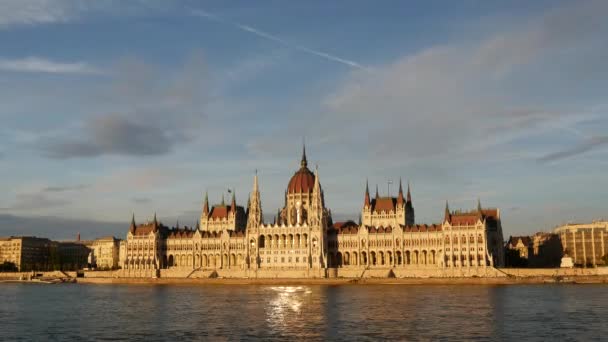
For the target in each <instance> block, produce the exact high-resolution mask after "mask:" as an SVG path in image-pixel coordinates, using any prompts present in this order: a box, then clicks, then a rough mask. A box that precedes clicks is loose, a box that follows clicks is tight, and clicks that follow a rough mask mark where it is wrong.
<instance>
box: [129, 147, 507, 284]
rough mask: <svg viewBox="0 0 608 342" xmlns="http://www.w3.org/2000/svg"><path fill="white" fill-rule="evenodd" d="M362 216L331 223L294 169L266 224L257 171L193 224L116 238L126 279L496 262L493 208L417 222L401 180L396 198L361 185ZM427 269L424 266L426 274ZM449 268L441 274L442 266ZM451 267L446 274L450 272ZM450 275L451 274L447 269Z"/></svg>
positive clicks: (407, 269) (133, 229) (319, 197)
mask: <svg viewBox="0 0 608 342" xmlns="http://www.w3.org/2000/svg"><path fill="white" fill-rule="evenodd" d="M362 204H363V207H362V209H361V217H360V220H359V221H360V222H359V223H356V222H354V221H346V222H334V221H333V220H332V217H331V211H330V210H329V209H328V208H327V207H326V204H325V199H324V193H323V188H322V187H321V182H320V179H319V173H318V170H317V169H315V170H314V172H312V171H311V170H310V169H309V168H308V163H307V160H306V151H305V149H303V151H302V158H301V162H300V168H299V170H297V171H296V172H295V174H294V175H293V176H292V177H291V179H290V180H289V183H288V184H287V190H286V192H285V204H284V206H283V208H280V209H279V210H278V212H277V215H276V218H275V220H274V222H273V223H272V224H268V223H265V222H264V220H263V215H262V202H261V198H260V190H259V184H258V177H257V174H256V175H255V176H254V178H253V189H252V191H251V194H250V196H249V199H248V202H247V207H246V208H244V207H242V206H239V205H237V203H236V199H235V196H234V192H233V194H232V199H231V202H230V203H229V204H227V203H224V200H223V199H222V203H221V204H217V205H213V206H210V205H209V200H208V196H207V195H205V199H204V202H203V205H202V209H201V216H200V221H199V223H198V224H197V226H196V227H182V228H180V227H179V225H176V227H168V226H165V225H164V224H163V223H161V222H160V221H159V220H157V218H156V215H154V219H153V220H152V221H148V222H146V223H143V224H137V223H136V221H135V216H133V218H132V220H131V225H130V227H129V231H128V233H127V238H126V240H123V242H122V243H121V250H120V266H121V268H122V270H121V272H122V273H123V274H124V276H132V277H133V276H135V277H137V276H146V277H147V276H151V277H154V276H163V277H164V276H167V277H171V276H176V277H197V276H200V277H207V276H209V275H211V274H214V275H215V276H218V275H219V276H225V277H273V278H281V277H315V278H325V277H335V276H344V277H362V276H364V275H365V273H366V272H367V273H368V274H367V276H370V275H374V274H377V275H378V276H408V274H410V273H411V274H417V275H424V274H429V275H431V276H432V275H437V272H443V274H448V273H449V274H458V275H476V274H485V273H484V272H486V270H490V269H494V267H499V266H502V265H503V264H504V251H503V245H504V243H503V234H502V227H501V220H500V211H499V209H496V208H482V207H481V204H480V203H479V202H478V204H477V208H476V209H473V210H471V211H467V212H463V211H450V209H449V207H448V203H447V202H446V206H445V213H444V215H443V221H442V222H441V223H437V224H418V223H416V221H415V215H414V206H413V203H412V196H411V193H410V189H409V185H408V188H407V192H406V193H405V194H404V192H403V188H402V186H401V181H400V182H399V191H398V194H397V197H381V196H379V194H378V190H377V188H376V193H375V196H373V197H372V196H371V195H370V192H369V187H368V186H366V189H365V194H364V196H363V201H362ZM425 272H426V273H425ZM446 272H447V273H446ZM450 272H451V273H450ZM455 272H456V273H455Z"/></svg>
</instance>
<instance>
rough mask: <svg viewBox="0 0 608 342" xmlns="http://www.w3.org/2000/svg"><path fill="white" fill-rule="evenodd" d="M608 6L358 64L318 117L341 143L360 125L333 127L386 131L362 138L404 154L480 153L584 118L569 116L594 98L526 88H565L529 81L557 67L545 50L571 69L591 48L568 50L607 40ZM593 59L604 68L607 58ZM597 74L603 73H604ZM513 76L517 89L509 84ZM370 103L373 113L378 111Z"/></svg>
mask: <svg viewBox="0 0 608 342" xmlns="http://www.w3.org/2000/svg"><path fill="white" fill-rule="evenodd" d="M607 10H608V6H607V5H606V2H584V3H583V2H581V3H578V2H577V3H576V4H571V5H567V6H561V7H558V8H555V9H552V10H550V11H548V12H546V13H543V14H542V15H541V16H539V17H536V18H532V20H530V21H529V22H528V23H527V24H524V25H520V26H518V27H512V28H508V29H505V30H502V31H501V32H495V33H493V34H490V35H489V36H487V37H484V38H483V39H481V40H479V41H477V42H466V43H464V44H456V43H452V44H446V45H440V46H433V47H430V48H427V49H425V50H422V51H420V52H418V53H416V54H413V55H408V56H404V57H403V58H401V59H398V60H397V61H395V62H394V63H392V64H389V65H385V66H380V67H377V68H375V71H374V72H372V73H361V72H359V71H353V72H352V73H351V75H350V77H349V78H347V79H346V81H345V82H344V83H343V85H342V86H340V87H339V88H338V89H337V91H335V92H333V93H332V94H331V95H330V96H328V97H327V98H326V101H325V105H326V108H327V110H328V111H329V112H330V115H326V116H324V117H322V118H321V120H323V121H324V122H321V123H320V125H319V126H320V127H321V129H320V130H321V131H323V129H324V128H325V127H326V132H325V135H327V136H330V137H335V140H340V141H336V143H340V142H342V143H343V142H344V141H345V139H348V136H353V137H354V138H352V141H351V142H352V145H353V146H355V144H357V143H358V140H359V139H360V138H359V136H358V134H350V135H349V134H341V135H336V134H335V132H334V129H333V128H334V127H337V126H340V127H341V129H342V131H343V132H344V130H352V132H353V133H354V132H357V131H359V132H360V131H365V132H367V134H368V135H369V136H375V137H382V139H370V142H369V144H368V145H367V146H366V148H368V149H370V150H371V151H372V153H371V155H373V156H374V157H378V158H380V157H383V156H386V157H388V158H395V157H396V156H399V155H402V156H404V157H407V158H410V159H411V158H418V159H424V158H427V159H428V158H431V157H437V158H438V159H439V158H443V159H444V160H445V158H454V159H456V158H462V156H463V155H465V157H472V158H479V157H480V153H474V154H471V153H467V151H469V150H472V149H474V150H476V151H480V150H485V151H488V152H490V149H489V147H495V145H496V141H497V140H500V141H508V140H511V139H513V137H515V136H516V137H517V138H518V139H520V140H521V139H524V138H526V137H531V136H532V137H535V136H537V135H538V133H539V132H538V131H539V127H545V126H551V125H554V123H555V122H560V123H561V122H563V123H568V122H570V123H573V122H574V123H575V122H578V120H573V119H566V118H565V117H571V116H580V115H582V114H579V113H582V112H585V110H584V109H586V108H587V107H589V106H593V105H594V103H588V104H587V105H585V107H575V109H574V110H572V111H559V110H556V109H555V108H556V106H551V104H550V103H541V104H539V105H536V104H535V105H530V103H531V102H530V101H527V99H525V96H521V95H520V93H521V92H528V94H543V95H544V94H546V93H549V94H553V93H555V94H561V93H562V92H565V90H566V88H565V87H567V84H566V83H561V82H558V83H554V84H551V85H550V86H546V87H544V88H542V89H534V87H532V86H530V84H531V83H533V82H535V81H538V80H539V79H545V78H547V79H549V78H550V77H551V74H550V73H549V71H548V69H546V68H545V67H547V64H546V63H544V60H546V59H547V58H552V57H553V58H554V61H553V62H552V63H553V64H552V66H551V67H555V66H556V65H561V66H563V67H564V69H566V68H567V67H570V68H569V69H575V68H576V67H577V66H578V65H580V64H583V63H585V61H586V60H587V59H586V57H588V56H587V55H585V54H584V53H582V54H581V55H577V56H576V57H574V55H571V54H568V53H566V52H570V51H576V50H581V51H584V49H583V48H585V47H588V46H593V47H594V49H595V51H596V52H599V51H601V49H605V47H603V48H602V47H600V46H601V45H598V44H597V43H598V42H599V41H602V40H603V39H604V38H602V37H603V35H605V33H606V32H607V31H608V24H606V21H605V20H604V17H605V13H606V11H607ZM589 23H593V25H590V24H589ZM555 56H560V58H561V59H558V58H556V57H555ZM595 67H596V68H597V70H603V69H605V65H604V64H601V63H597V64H596V65H595ZM532 73H534V76H531V75H530V74H532ZM596 77H597V78H598V80H600V79H601V73H598V74H597V76H596ZM514 85H516V86H515V87H517V88H518V89H519V90H518V91H513V89H515V88H514ZM522 89H526V91H522ZM557 108H559V107H557ZM370 113H374V114H373V121H370ZM497 127H500V131H497V130H496V128H497ZM530 128H535V130H531V129H530ZM564 128H565V127H560V129H564ZM491 131H492V135H491V138H489V135H488V132H491ZM516 132H518V134H516ZM520 132H524V133H525V136H524V134H522V133H520ZM345 137H346V138H345ZM509 142H511V141H509ZM593 146H595V144H593ZM581 148H582V149H586V148H589V147H587V146H583V147H581ZM495 152H496V149H494V150H492V151H491V152H490V154H491V155H492V157H493V158H497V157H499V156H498V155H497V154H496V153H495Z"/></svg>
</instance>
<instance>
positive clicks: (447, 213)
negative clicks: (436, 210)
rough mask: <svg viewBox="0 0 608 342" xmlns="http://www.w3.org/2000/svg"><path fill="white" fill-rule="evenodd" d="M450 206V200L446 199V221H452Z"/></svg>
mask: <svg viewBox="0 0 608 342" xmlns="http://www.w3.org/2000/svg"><path fill="white" fill-rule="evenodd" d="M450 216H451V215H450V207H449V206H448V201H447V200H446V201H445V213H444V216H443V220H444V221H450Z"/></svg>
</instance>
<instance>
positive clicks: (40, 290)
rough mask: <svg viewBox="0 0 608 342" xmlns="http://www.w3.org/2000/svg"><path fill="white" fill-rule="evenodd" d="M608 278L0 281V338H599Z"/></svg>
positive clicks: (607, 305) (606, 324)
mask: <svg viewBox="0 0 608 342" xmlns="http://www.w3.org/2000/svg"><path fill="white" fill-rule="evenodd" d="M607 334H608V286H605V285H542V286H541V285H539V286H523V285H522V286H404V285H376V286H374V285H365V286H357V285H351V286H285V287H281V286H238V285H229V286H228V285H226V286H220V285H207V286H155V285H149V286H140V285H77V284H70V285H33V284H0V339H1V340H3V341H13V340H21V341H46V340H55V341H67V340H80V341H83V340H88V341H100V340H140V341H176V340H177V341H188V340H207V341H208V340H212V341H233V340H253V339H258V340H265V341H269V340H270V341H271V340H277V341H279V340H280V341H284V340H308V341H315V340H336V341H355V340H357V341H359V340H361V341H365V340H370V341H371V340H393V341H403V340H481V341H496V340H503V341H504V340H519V339H523V340H530V341H532V340H534V341H547V340H555V341H564V340H572V341H591V340H607V339H608V335H607Z"/></svg>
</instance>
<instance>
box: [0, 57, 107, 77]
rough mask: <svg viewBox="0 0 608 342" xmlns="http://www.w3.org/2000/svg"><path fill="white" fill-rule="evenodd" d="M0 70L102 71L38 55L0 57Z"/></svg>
mask: <svg viewBox="0 0 608 342" xmlns="http://www.w3.org/2000/svg"><path fill="white" fill-rule="evenodd" d="M0 71H10V72H31V73H36V72H38V73H50V74H91V75H95V74H102V73H103V72H102V71H101V70H100V69H98V68H96V67H94V66H92V65H90V64H88V63H85V62H75V63H65V62H55V61H52V60H49V59H45V58H40V57H25V58H21V59H6V58H0Z"/></svg>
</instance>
